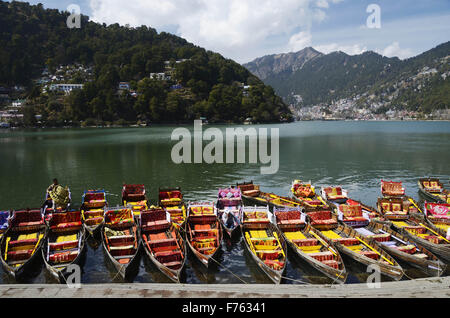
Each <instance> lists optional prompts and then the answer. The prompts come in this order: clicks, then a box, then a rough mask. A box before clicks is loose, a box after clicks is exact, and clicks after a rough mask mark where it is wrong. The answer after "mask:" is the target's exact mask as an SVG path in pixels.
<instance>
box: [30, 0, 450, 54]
mask: <svg viewBox="0 0 450 318" xmlns="http://www.w3.org/2000/svg"><path fill="white" fill-rule="evenodd" d="M28 2H29V3H31V4H37V3H42V4H43V5H44V6H45V7H46V8H58V9H60V10H65V9H66V8H67V7H68V5H69V4H78V5H79V6H80V8H81V12H82V13H83V14H85V15H88V16H90V17H91V19H92V20H94V21H97V22H105V23H107V24H110V23H115V22H117V23H120V24H122V25H125V24H130V25H132V26H138V25H142V24H145V25H148V26H151V27H154V28H156V29H157V30H158V31H167V32H171V33H175V34H177V35H180V36H182V37H184V38H186V39H187V40H189V41H190V42H192V43H194V44H196V45H200V46H202V47H205V48H207V49H210V50H213V51H217V52H219V53H221V54H223V55H224V56H225V57H228V58H232V59H235V60H236V61H238V62H240V63H245V62H248V61H251V60H253V59H254V58H256V57H260V56H263V55H267V54H276V53H286V52H290V51H297V50H300V49H302V48H304V47H306V46H312V47H314V48H316V49H317V50H319V51H321V52H324V53H329V52H331V51H336V50H341V51H344V52H346V53H348V54H358V53H361V52H363V51H366V50H372V51H376V52H378V53H380V54H383V55H386V56H398V57H400V58H408V57H411V56H415V55H417V54H420V53H422V52H424V51H426V50H429V49H431V48H433V47H435V46H437V45H439V44H441V43H443V42H447V41H449V40H450V39H449V38H450V1H449V0H427V1H422V0H395V1H392V0H391V1H388V0H370V1H366V0H127V1H123V0H69V1H67V0H58V1H57V0H41V1H35V0H30V1H28ZM369 4H377V5H378V6H379V7H380V9H381V15H380V17H381V28H379V29H378V28H377V29H373V28H368V27H367V25H366V21H367V18H368V17H369V15H370V13H367V12H366V9H367V7H368V5H369Z"/></svg>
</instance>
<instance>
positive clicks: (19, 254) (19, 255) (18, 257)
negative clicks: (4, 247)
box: [7, 249, 33, 262]
mask: <svg viewBox="0 0 450 318" xmlns="http://www.w3.org/2000/svg"><path fill="white" fill-rule="evenodd" d="M32 254H33V249H28V250H21V251H9V252H8V254H7V255H8V257H7V260H8V262H9V261H24V260H27V259H29V258H30V257H31V255H32Z"/></svg>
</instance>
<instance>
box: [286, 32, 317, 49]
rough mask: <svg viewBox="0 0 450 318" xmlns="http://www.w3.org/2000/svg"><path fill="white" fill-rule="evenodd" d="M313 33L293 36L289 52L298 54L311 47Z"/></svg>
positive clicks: (290, 40) (300, 33)
mask: <svg viewBox="0 0 450 318" xmlns="http://www.w3.org/2000/svg"><path fill="white" fill-rule="evenodd" d="M311 39H312V36H311V33H309V32H303V31H301V32H299V33H296V34H294V35H293V36H291V38H290V39H289V44H288V47H289V50H290V51H291V52H297V51H300V50H302V49H304V48H305V47H307V46H311Z"/></svg>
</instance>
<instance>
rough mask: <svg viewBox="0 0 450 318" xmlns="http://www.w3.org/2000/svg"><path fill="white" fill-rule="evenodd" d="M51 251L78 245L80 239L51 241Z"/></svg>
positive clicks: (49, 245)
mask: <svg viewBox="0 0 450 318" xmlns="http://www.w3.org/2000/svg"><path fill="white" fill-rule="evenodd" d="M48 247H49V250H50V251H59V250H68V249H72V248H76V247H78V241H67V242H61V243H49V244H48Z"/></svg>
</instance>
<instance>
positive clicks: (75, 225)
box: [50, 221, 81, 231]
mask: <svg viewBox="0 0 450 318" xmlns="http://www.w3.org/2000/svg"><path fill="white" fill-rule="evenodd" d="M79 228H81V221H78V222H68V223H59V224H57V225H53V226H51V227H50V229H51V230H52V231H62V230H76V229H79Z"/></svg>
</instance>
